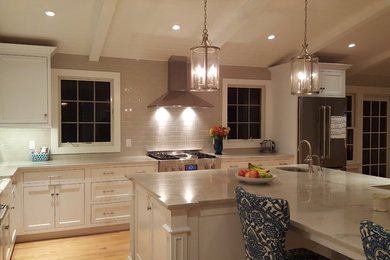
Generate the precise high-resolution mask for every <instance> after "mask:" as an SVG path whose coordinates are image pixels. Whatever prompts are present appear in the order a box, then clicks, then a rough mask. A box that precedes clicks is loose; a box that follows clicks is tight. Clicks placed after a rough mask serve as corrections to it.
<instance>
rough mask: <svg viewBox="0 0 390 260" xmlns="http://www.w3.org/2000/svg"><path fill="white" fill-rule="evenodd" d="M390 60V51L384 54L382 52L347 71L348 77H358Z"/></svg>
mask: <svg viewBox="0 0 390 260" xmlns="http://www.w3.org/2000/svg"><path fill="white" fill-rule="evenodd" d="M389 58H390V49H389V50H387V51H384V52H381V53H379V54H377V55H375V56H373V57H371V58H368V59H365V60H363V61H360V62H359V63H358V64H355V65H353V66H352V67H351V68H350V69H349V70H347V76H348V77H350V76H353V75H356V74H358V73H360V72H362V71H363V70H365V69H367V68H369V67H371V66H373V65H375V64H378V63H380V62H382V61H385V60H387V59H389Z"/></svg>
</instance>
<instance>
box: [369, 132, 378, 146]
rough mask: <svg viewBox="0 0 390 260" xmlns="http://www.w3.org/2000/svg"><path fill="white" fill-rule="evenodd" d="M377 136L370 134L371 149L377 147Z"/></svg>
mask: <svg viewBox="0 0 390 260" xmlns="http://www.w3.org/2000/svg"><path fill="white" fill-rule="evenodd" d="M378 137H379V136H378V134H371V148H377V147H378Z"/></svg>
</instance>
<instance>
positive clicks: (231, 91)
mask: <svg viewBox="0 0 390 260" xmlns="http://www.w3.org/2000/svg"><path fill="white" fill-rule="evenodd" d="M228 104H237V88H228Z"/></svg>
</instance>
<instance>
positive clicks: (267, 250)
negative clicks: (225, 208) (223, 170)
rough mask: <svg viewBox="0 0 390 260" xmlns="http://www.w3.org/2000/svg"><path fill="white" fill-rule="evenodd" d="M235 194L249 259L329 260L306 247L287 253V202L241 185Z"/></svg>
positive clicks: (288, 218)
mask: <svg viewBox="0 0 390 260" xmlns="http://www.w3.org/2000/svg"><path fill="white" fill-rule="evenodd" d="M235 193H236V203H237V209H238V212H239V216H240V220H241V226H242V233H243V236H244V242H245V252H246V259H247V260H265V259H267V260H268V259H275V260H283V259H290V260H291V259H293V260H298V259H304V260H317V259H321V260H323V259H324V260H325V259H328V258H326V257H323V256H321V255H318V254H316V253H314V252H312V251H310V250H307V249H303V248H299V249H292V250H288V251H286V249H285V242H286V232H287V230H288V226H289V224H290V212H289V207H288V202H287V200H283V199H274V198H268V197H261V196H258V195H255V194H251V193H248V192H246V191H245V190H244V189H243V188H242V187H240V186H237V187H236V190H235Z"/></svg>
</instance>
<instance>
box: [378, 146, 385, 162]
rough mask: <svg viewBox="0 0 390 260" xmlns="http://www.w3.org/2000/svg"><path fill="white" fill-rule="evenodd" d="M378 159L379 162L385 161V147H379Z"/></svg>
mask: <svg viewBox="0 0 390 260" xmlns="http://www.w3.org/2000/svg"><path fill="white" fill-rule="evenodd" d="M379 159H380V162H381V163H386V162H387V151H386V149H380V150H379Z"/></svg>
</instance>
